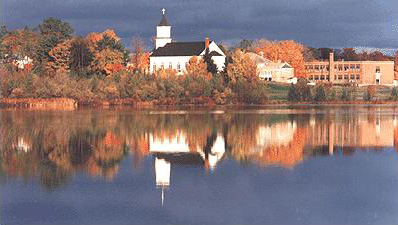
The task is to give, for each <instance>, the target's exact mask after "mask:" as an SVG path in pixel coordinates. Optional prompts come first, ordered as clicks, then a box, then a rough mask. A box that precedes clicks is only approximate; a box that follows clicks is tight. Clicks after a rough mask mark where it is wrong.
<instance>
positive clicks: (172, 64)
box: [149, 9, 225, 75]
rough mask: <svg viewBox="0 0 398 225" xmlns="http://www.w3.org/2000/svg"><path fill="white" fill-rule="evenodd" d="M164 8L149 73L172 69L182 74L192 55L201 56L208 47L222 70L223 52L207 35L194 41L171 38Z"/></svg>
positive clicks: (157, 30) (157, 28) (150, 58)
mask: <svg viewBox="0 0 398 225" xmlns="http://www.w3.org/2000/svg"><path fill="white" fill-rule="evenodd" d="M165 12H166V10H165V9H163V10H162V14H163V15H162V19H161V20H160V23H159V25H158V26H157V27H156V39H155V48H154V50H153V52H152V53H151V55H150V57H149V63H150V69H149V70H150V73H154V72H156V71H157V70H159V69H161V68H164V69H174V70H176V71H177V74H178V75H182V74H183V73H184V70H185V68H186V65H187V64H188V62H189V60H190V58H191V57H193V56H197V57H203V56H204V55H205V53H206V50H207V49H208V53H209V55H210V56H211V58H212V59H213V61H214V64H215V65H216V66H217V69H218V71H222V70H223V69H224V65H225V53H224V52H223V51H222V50H221V48H220V47H219V46H218V45H217V44H216V43H215V42H214V41H210V40H209V37H207V36H206V37H205V39H204V41H196V42H175V41H173V39H172V38H171V26H170V24H169V23H168V22H167V19H166V15H165Z"/></svg>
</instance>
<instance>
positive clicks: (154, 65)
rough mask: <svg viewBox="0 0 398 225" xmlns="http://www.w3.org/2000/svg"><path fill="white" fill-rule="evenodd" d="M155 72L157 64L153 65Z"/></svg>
mask: <svg viewBox="0 0 398 225" xmlns="http://www.w3.org/2000/svg"><path fill="white" fill-rule="evenodd" d="M153 71H156V64H155V63H154V64H153Z"/></svg>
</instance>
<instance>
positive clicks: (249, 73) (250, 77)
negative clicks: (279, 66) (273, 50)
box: [227, 49, 259, 84]
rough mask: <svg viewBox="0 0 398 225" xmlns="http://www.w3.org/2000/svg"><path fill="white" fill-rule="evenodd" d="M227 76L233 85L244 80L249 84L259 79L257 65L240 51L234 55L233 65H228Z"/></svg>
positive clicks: (236, 51)
mask: <svg viewBox="0 0 398 225" xmlns="http://www.w3.org/2000/svg"><path fill="white" fill-rule="evenodd" d="M227 76H228V78H229V80H230V82H231V83H232V84H235V83H236V82H237V81H238V80H242V79H245V80H247V81H249V82H257V81H258V79H259V78H258V74H257V65H256V63H255V62H253V61H252V60H251V59H250V57H249V55H247V54H245V53H244V52H242V51H241V50H240V49H237V50H235V52H234V53H233V54H232V63H230V64H228V68H227Z"/></svg>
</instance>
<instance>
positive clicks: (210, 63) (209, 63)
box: [203, 49, 217, 74]
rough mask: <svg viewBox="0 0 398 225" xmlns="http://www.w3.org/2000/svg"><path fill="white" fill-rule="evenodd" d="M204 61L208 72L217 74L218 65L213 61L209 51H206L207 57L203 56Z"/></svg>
mask: <svg viewBox="0 0 398 225" xmlns="http://www.w3.org/2000/svg"><path fill="white" fill-rule="evenodd" d="M203 61H204V62H205V63H206V65H207V71H208V72H209V73H211V74H216V73H217V65H216V64H214V61H213V59H212V58H211V55H210V52H209V49H206V52H205V55H204V56H203Z"/></svg>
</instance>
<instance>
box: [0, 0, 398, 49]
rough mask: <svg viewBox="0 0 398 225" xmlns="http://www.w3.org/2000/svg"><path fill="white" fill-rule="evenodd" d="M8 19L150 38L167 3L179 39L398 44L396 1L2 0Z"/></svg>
mask: <svg viewBox="0 0 398 225" xmlns="http://www.w3.org/2000/svg"><path fill="white" fill-rule="evenodd" d="M2 4H3V5H2V6H3V7H2V12H1V14H2V16H3V18H2V20H3V21H4V22H5V23H6V24H7V26H9V27H10V28H11V29H15V28H22V27H24V26H25V25H28V26H37V25H38V24H39V23H40V22H41V21H42V20H43V19H44V18H45V17H49V16H53V17H58V18H61V19H63V20H66V21H69V22H70V23H71V24H72V26H73V27H74V28H75V30H76V33H77V34H79V35H85V34H87V33H88V32H92V31H96V32H99V31H102V30H104V29H106V28H109V27H111V28H114V29H115V30H116V32H117V33H118V35H119V36H121V37H122V39H123V40H124V42H125V43H126V44H128V42H129V40H130V38H131V37H132V36H141V37H142V38H143V39H144V40H145V41H146V42H147V44H148V45H149V44H150V38H151V36H154V35H155V26H156V25H157V23H158V22H159V20H160V16H161V11H160V10H161V8H163V7H165V8H166V9H167V13H166V14H167V18H168V20H169V22H170V23H171V24H172V26H173V27H172V32H173V38H174V39H177V40H198V39H202V38H203V37H204V34H206V33H208V34H210V35H211V38H212V39H214V40H217V41H225V42H234V41H237V40H240V39H244V38H245V39H258V38H267V39H272V40H275V39H278V40H281V39H294V40H297V41H300V42H302V43H304V44H306V45H310V46H314V47H349V46H369V47H376V48H397V47H398V43H397V42H396V40H397V39H398V31H397V28H396V27H397V21H398V2H397V1H396V0H383V1H379V0H333V1H331V0H267V1H263V0H251V1H245V0H217V1H216V0H202V1H197V0H184V1H175V0H134V1H131V0H102V1H100V0H86V1H83V0H64V1H56V0H41V1H39V2H38V1H31V0H3V1H2Z"/></svg>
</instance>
